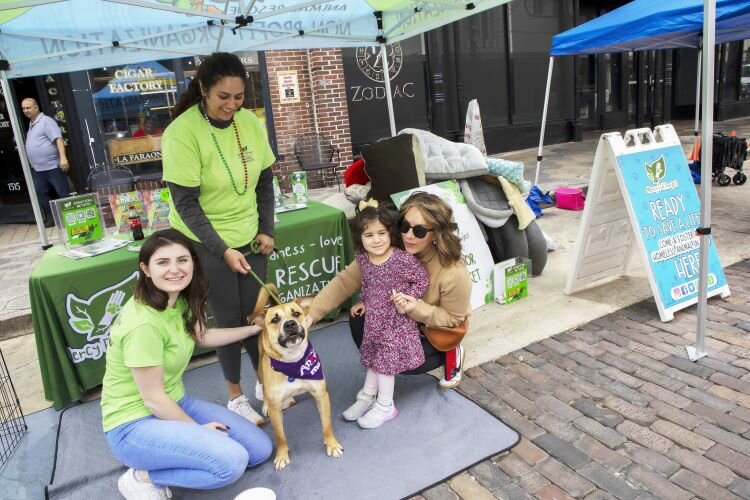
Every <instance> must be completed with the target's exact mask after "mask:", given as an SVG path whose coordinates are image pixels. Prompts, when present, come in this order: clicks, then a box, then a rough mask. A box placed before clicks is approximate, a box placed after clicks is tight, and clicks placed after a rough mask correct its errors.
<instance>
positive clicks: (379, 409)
mask: <svg viewBox="0 0 750 500" xmlns="http://www.w3.org/2000/svg"><path fill="white" fill-rule="evenodd" d="M396 415H398V410H397V409H396V405H395V404H393V403H391V405H390V406H383V405H381V404H380V403H378V402H377V401H376V402H375V404H374V405H373V407H372V408H370V409H369V410H367V413H365V414H364V415H362V416H361V417H359V418H358V419H357V423H358V424H359V426H360V427H362V428H363V429H375V428H376V427H380V426H381V425H383V424H384V423H386V422H388V421H389V420H393V419H394V418H396Z"/></svg>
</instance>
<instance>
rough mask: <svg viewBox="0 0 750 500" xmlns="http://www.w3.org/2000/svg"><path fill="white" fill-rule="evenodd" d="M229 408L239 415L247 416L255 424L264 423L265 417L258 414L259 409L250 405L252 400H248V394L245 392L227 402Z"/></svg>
mask: <svg viewBox="0 0 750 500" xmlns="http://www.w3.org/2000/svg"><path fill="white" fill-rule="evenodd" d="M227 408H229V410H230V411H233V412H235V413H236V414H237V415H240V416H241V417H245V418H246V419H248V420H249V421H251V422H252V423H254V424H255V425H263V422H264V420H263V417H261V416H260V415H258V412H257V411H255V410H253V407H252V406H250V400H248V399H247V396H245V395H244V394H243V395H241V396H237V397H236V398H234V399H232V400H230V401H229V402H228V403H227Z"/></svg>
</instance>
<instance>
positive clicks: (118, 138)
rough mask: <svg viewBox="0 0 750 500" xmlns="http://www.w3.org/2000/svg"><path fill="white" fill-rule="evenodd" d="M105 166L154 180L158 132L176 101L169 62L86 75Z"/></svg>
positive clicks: (158, 152) (158, 154)
mask: <svg viewBox="0 0 750 500" xmlns="http://www.w3.org/2000/svg"><path fill="white" fill-rule="evenodd" d="M89 79H90V83H91V89H92V97H93V99H94V107H95V109H96V114H97V119H98V122H99V127H100V128H101V131H102V134H103V136H104V138H105V141H106V153H107V158H108V162H109V163H112V164H117V165H123V166H126V167H128V168H129V169H131V170H132V171H133V174H134V176H135V177H143V176H158V174H159V172H160V171H161V134H162V130H163V129H164V128H165V127H166V126H167V124H169V121H170V119H171V112H172V108H174V105H175V103H176V100H177V85H176V80H175V73H174V66H173V61H148V62H141V63H135V64H128V65H126V66H115V67H106V68H101V69H97V70H92V71H89Z"/></svg>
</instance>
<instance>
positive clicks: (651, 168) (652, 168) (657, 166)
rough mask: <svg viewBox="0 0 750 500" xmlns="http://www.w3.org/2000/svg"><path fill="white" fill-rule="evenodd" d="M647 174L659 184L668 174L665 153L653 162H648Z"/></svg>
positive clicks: (652, 180)
mask: <svg viewBox="0 0 750 500" xmlns="http://www.w3.org/2000/svg"><path fill="white" fill-rule="evenodd" d="M646 175H647V176H648V178H649V180H650V181H651V182H653V183H654V184H657V183H658V182H659V181H660V180H662V179H663V178H664V177H666V175H667V163H666V162H665V161H664V155H661V156H660V157H659V158H657V160H656V161H655V162H653V163H646Z"/></svg>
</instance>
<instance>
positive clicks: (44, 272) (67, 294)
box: [29, 202, 354, 408]
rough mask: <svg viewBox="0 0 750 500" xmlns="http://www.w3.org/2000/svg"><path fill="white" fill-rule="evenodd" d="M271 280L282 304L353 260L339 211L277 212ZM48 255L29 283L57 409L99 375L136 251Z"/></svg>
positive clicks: (45, 374)
mask: <svg viewBox="0 0 750 500" xmlns="http://www.w3.org/2000/svg"><path fill="white" fill-rule="evenodd" d="M278 218H279V222H278V223H277V224H276V237H275V242H276V247H277V248H278V249H279V251H280V253H281V256H279V255H276V254H274V255H273V256H272V257H271V259H270V261H269V273H268V280H269V281H273V282H275V283H276V285H277V286H278V287H279V292H280V294H281V299H282V301H284V302H287V301H289V300H293V299H294V298H296V297H299V296H305V295H314V294H316V293H317V292H318V291H320V289H321V288H323V286H325V284H326V283H328V281H330V280H331V278H333V277H334V276H335V275H336V273H338V272H339V271H340V270H341V269H343V268H344V266H346V265H347V264H348V263H349V262H351V261H352V260H353V258H354V254H353V250H352V246H351V237H350V235H349V227H348V225H347V222H346V217H345V215H344V213H343V212H342V211H341V210H338V209H336V208H332V207H329V206H327V205H323V204H321V203H316V202H310V203H309V207H308V208H307V209H303V210H297V211H293V212H286V213H282V214H279V215H278ZM63 250H64V248H63V247H53V248H50V249H49V250H47V251H46V252H45V254H44V256H43V257H42V260H41V261H40V262H39V264H38V265H37V267H36V268H35V269H34V272H33V273H32V274H31V278H30V279H29V295H30V299H31V312H32V320H33V324H34V335H35V337H36V345H37V352H38V356H39V365H40V368H41V372H42V382H43V384H44V395H45V397H46V398H47V399H48V400H49V401H52V402H53V404H54V405H55V408H61V407H63V406H65V405H66V404H68V403H70V402H71V401H75V400H77V399H79V398H80V397H81V395H82V393H83V391H85V390H88V389H91V388H94V387H96V386H98V385H99V384H101V381H102V378H103V377H104V368H105V361H104V359H105V358H104V355H105V352H106V343H107V340H108V338H109V327H110V325H111V324H112V322H113V321H114V319H115V318H116V317H117V314H118V313H119V311H120V307H121V306H122V305H123V304H124V303H125V301H127V300H128V299H129V298H130V296H131V295H132V293H133V286H134V284H135V279H136V277H137V252H134V251H131V250H128V249H126V248H122V249H119V250H115V251H112V252H109V253H105V254H102V255H98V256H96V257H90V258H86V259H81V260H71V259H68V258H66V257H62V256H60V255H58V254H59V253H60V252H61V251H63Z"/></svg>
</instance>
